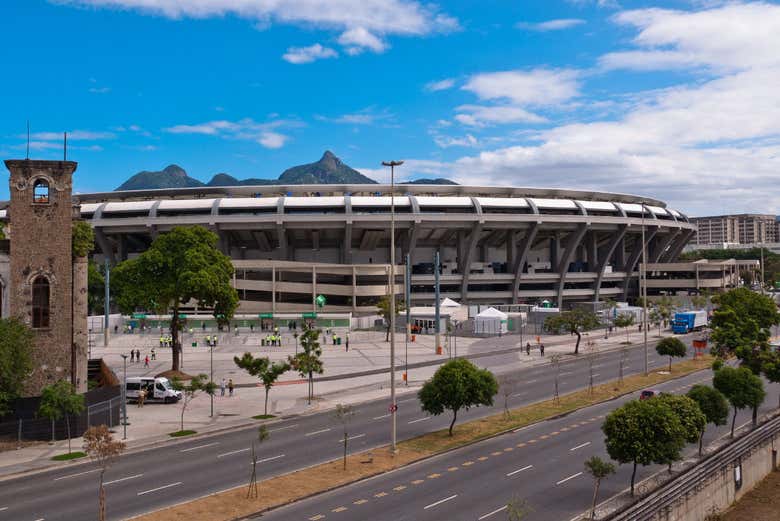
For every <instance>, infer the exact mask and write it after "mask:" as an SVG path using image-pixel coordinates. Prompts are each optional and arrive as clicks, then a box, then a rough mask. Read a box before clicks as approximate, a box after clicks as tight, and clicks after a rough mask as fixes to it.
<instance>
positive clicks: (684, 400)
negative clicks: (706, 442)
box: [656, 393, 707, 443]
mask: <svg viewBox="0 0 780 521" xmlns="http://www.w3.org/2000/svg"><path fill="white" fill-rule="evenodd" d="M656 398H657V399H659V400H661V401H663V402H664V403H665V404H666V405H668V406H669V408H671V409H672V411H674V413H675V414H676V415H677V417H678V418H679V419H680V423H682V426H683V429H685V441H687V442H688V443H696V442H697V441H699V438H700V437H701V433H702V432H704V427H705V425H707V417H706V416H705V415H704V413H703V412H702V410H701V409H700V408H699V404H698V402H696V401H695V400H692V399H691V398H689V397H688V396H684V395H678V394H668V393H662V394H661V395H660V396H657V397H656Z"/></svg>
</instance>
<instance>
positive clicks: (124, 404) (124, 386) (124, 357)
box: [121, 354, 127, 440]
mask: <svg viewBox="0 0 780 521" xmlns="http://www.w3.org/2000/svg"><path fill="white" fill-rule="evenodd" d="M121 356H122V365H123V366H124V382H122V393H121V396H122V427H123V429H124V432H123V433H122V439H123V440H126V439H127V396H126V394H125V393H126V392H127V355H125V354H123V355H121Z"/></svg>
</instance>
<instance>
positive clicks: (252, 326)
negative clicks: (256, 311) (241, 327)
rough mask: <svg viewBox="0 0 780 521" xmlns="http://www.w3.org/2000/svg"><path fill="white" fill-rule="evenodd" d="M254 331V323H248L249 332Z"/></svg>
mask: <svg viewBox="0 0 780 521" xmlns="http://www.w3.org/2000/svg"><path fill="white" fill-rule="evenodd" d="M254 332H255V325H254V324H249V333H254Z"/></svg>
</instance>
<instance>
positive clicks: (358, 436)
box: [338, 433, 366, 443]
mask: <svg viewBox="0 0 780 521" xmlns="http://www.w3.org/2000/svg"><path fill="white" fill-rule="evenodd" d="M365 435H366V433H363V434H357V435H355V436H350V437H349V438H347V441H349V440H356V439H358V438H362V437H363V436H365ZM338 442H339V443H344V438H341V439H340V440H338Z"/></svg>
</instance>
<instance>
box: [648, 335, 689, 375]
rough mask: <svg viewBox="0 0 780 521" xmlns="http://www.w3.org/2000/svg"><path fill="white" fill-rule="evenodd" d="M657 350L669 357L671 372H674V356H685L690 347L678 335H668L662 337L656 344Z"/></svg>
mask: <svg viewBox="0 0 780 521" xmlns="http://www.w3.org/2000/svg"><path fill="white" fill-rule="evenodd" d="M655 350H656V351H657V352H658V354H659V355H661V356H668V357H669V372H670V373H671V372H672V357H678V358H684V357H685V354H686V353H687V352H688V348H687V347H686V346H685V343H683V341H682V340H680V339H679V338H677V337H676V336H668V337H666V338H664V339H662V340H661V341H660V342H658V344H656V346H655Z"/></svg>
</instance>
